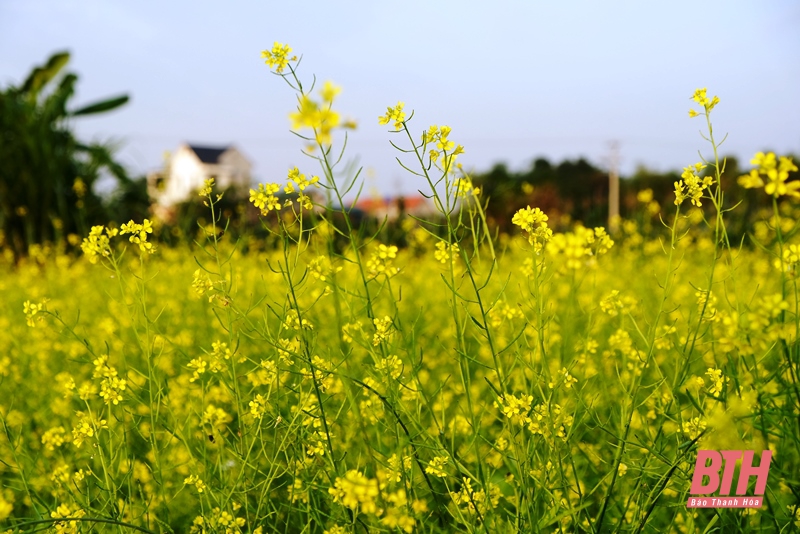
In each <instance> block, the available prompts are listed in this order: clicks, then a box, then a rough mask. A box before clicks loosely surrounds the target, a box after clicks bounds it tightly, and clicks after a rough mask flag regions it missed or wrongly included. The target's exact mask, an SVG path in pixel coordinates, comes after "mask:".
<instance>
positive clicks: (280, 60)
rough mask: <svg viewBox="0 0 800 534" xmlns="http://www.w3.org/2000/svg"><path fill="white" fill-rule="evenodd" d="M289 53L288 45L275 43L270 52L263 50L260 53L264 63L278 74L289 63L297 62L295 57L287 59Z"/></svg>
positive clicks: (290, 50)
mask: <svg viewBox="0 0 800 534" xmlns="http://www.w3.org/2000/svg"><path fill="white" fill-rule="evenodd" d="M291 52H292V49H291V47H289V45H287V44H281V43H279V42H278V41H275V43H274V44H273V45H272V50H263V51H262V52H261V57H262V58H266V61H265V63H266V64H267V65H269V67H270V68H274V69H275V72H277V73H278V74H280V73H282V72H283V70H284V69H285V68H286V67H287V66H288V65H289V62H290V61H297V56H292V57H289V54H290V53H291Z"/></svg>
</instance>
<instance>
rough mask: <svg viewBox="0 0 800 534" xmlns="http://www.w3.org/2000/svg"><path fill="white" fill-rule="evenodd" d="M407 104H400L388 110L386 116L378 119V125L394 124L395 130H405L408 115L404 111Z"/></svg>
mask: <svg viewBox="0 0 800 534" xmlns="http://www.w3.org/2000/svg"><path fill="white" fill-rule="evenodd" d="M404 106H405V103H403V102H398V103H397V105H396V106H395V107H393V108H392V107H388V108H386V115H384V116H382V117H378V124H381V125H383V124H389V123H390V122H394V129H395V130H400V129H402V128H403V122H404V121H405V120H406V113H405V112H404V111H403V107H404Z"/></svg>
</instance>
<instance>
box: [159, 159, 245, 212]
mask: <svg viewBox="0 0 800 534" xmlns="http://www.w3.org/2000/svg"><path fill="white" fill-rule="evenodd" d="M251 167H252V165H251V164H250V162H249V161H248V160H247V158H245V157H244V155H242V153H241V152H239V150H237V149H236V148H235V147H233V146H226V147H208V146H198V145H190V144H182V145H181V146H180V147H178V149H177V150H176V151H175V152H174V153H173V154H172V155H171V156H170V158H169V161H167V162H166V164H165V168H164V170H163V171H159V172H153V173H150V174H148V176H147V192H148V194H149V195H150V198H151V199H152V200H153V208H154V210H155V211H156V212H159V211H161V212H164V211H169V208H171V207H172V206H174V205H176V204H179V203H181V202H184V201H186V200H188V199H189V198H191V197H192V195H194V194H196V193H197V190H198V189H200V188H201V187H203V183H204V182H205V181H206V180H208V179H209V178H214V180H215V182H216V184H217V188H216V189H217V190H219V191H224V190H226V189H229V188H235V189H238V190H241V192H242V193H243V194H244V193H246V192H247V190H248V188H249V187H250V169H251Z"/></svg>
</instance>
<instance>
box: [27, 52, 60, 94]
mask: <svg viewBox="0 0 800 534" xmlns="http://www.w3.org/2000/svg"><path fill="white" fill-rule="evenodd" d="M68 62H69V52H57V53H55V54H53V55H52V56H50V59H48V60H47V64H46V65H45V66H44V67H36V68H35V69H33V72H31V73H30V75H29V76H28V78H27V79H26V80H25V83H24V84H22V91H23V92H25V93H30V94H32V95H33V96H36V95H38V94H39V91H41V90H42V87H44V86H45V85H47V82H49V81H50V80H52V79H53V78H55V77H56V75H57V74H58V73H59V72H60V71H61V69H63V68H64V65H66V64H67V63H68Z"/></svg>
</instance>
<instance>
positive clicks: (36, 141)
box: [0, 52, 130, 259]
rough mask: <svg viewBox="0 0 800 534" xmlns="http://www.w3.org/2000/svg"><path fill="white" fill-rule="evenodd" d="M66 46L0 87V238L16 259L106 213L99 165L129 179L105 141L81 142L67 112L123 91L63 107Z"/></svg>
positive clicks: (106, 104) (112, 102) (70, 88)
mask: <svg viewBox="0 0 800 534" xmlns="http://www.w3.org/2000/svg"><path fill="white" fill-rule="evenodd" d="M69 57H70V56H69V53H67V52H60V53H56V54H54V55H53V56H52V57H50V59H49V60H48V61H47V63H46V64H45V65H44V66H41V67H36V68H34V69H33V72H31V74H30V75H29V76H28V78H27V79H26V80H25V82H24V83H23V84H22V85H20V86H19V87H14V86H9V87H7V88H6V89H5V90H3V91H0V245H2V244H3V243H5V245H6V246H8V247H10V249H11V250H12V251H13V253H14V256H15V258H16V259H19V258H20V257H21V256H22V255H24V254H26V253H27V251H28V247H29V246H30V245H31V244H34V243H44V242H53V241H61V240H62V238H63V237H64V236H67V235H69V234H71V233H77V234H84V233H85V232H86V231H87V229H88V228H87V227H88V226H89V225H91V224H93V223H96V222H104V221H105V220H106V217H105V213H104V210H103V205H102V203H101V201H100V198H99V197H98V196H97V195H96V194H95V193H94V191H93V188H92V186H93V184H94V182H95V181H96V180H97V178H98V177H99V176H100V175H101V173H102V172H103V171H107V172H109V173H110V174H111V175H113V176H115V177H116V178H117V179H118V180H120V181H121V182H122V183H123V184H127V183H128V182H130V179H129V178H128V176H127V174H126V172H125V170H124V169H123V168H122V166H120V165H119V164H118V163H116V162H115V161H114V159H113V154H112V150H111V148H110V146H108V145H104V144H83V143H81V142H80V141H78V140H77V139H75V136H74V135H73V132H72V130H71V119H72V118H73V117H80V116H83V115H89V114H94V113H102V112H106V111H110V110H112V109H115V108H117V107H119V106H122V105H123V104H125V103H126V102H127V101H128V96H127V95H122V96H117V97H114V98H109V99H107V100H104V101H101V102H96V103H93V104H90V105H87V106H83V107H81V108H79V109H74V110H69V109H68V103H69V101H70V99H71V98H72V96H73V94H74V91H75V84H76V82H77V80H78V77H77V76H76V75H75V74H73V73H62V70H63V69H64V67H65V66H66V64H67V63H68V62H69Z"/></svg>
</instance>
